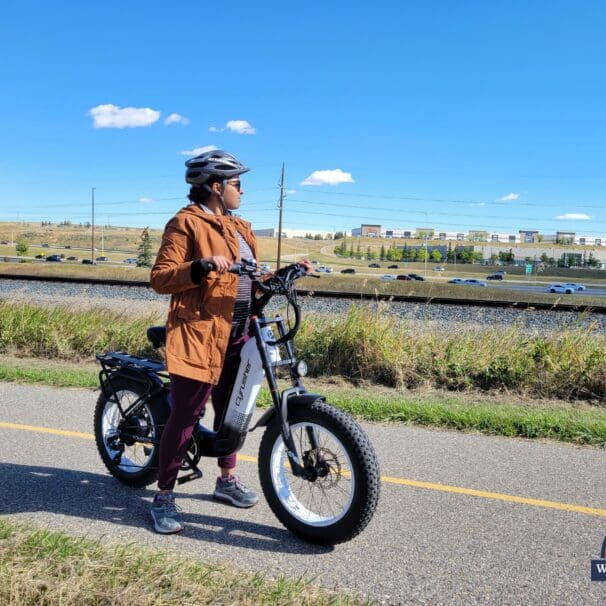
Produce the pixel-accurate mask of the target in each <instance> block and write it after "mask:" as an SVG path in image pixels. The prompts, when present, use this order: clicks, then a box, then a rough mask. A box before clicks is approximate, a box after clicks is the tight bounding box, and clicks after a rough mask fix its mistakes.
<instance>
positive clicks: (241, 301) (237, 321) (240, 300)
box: [231, 232, 254, 336]
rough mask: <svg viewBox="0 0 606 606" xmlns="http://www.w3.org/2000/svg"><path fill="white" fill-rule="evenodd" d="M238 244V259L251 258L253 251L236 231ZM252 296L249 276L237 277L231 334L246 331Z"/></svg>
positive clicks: (242, 333) (241, 333) (239, 333)
mask: <svg viewBox="0 0 606 606" xmlns="http://www.w3.org/2000/svg"><path fill="white" fill-rule="evenodd" d="M236 235H237V236H238V243H239V244H240V259H253V258H254V257H253V252H252V250H251V249H250V246H249V245H248V244H247V243H246V240H245V239H244V238H243V237H242V236H241V234H240V232H236ZM251 297H252V280H251V279H250V276H245V275H242V276H239V277H238V293H237V294H236V304H235V306H234V318H233V320H232V323H231V325H232V331H231V332H232V335H237V336H241V335H244V334H246V333H247V332H248V324H249V318H250V301H251Z"/></svg>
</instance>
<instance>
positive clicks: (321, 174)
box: [301, 168, 355, 185]
mask: <svg viewBox="0 0 606 606" xmlns="http://www.w3.org/2000/svg"><path fill="white" fill-rule="evenodd" d="M339 183H355V181H354V180H353V178H352V176H351V173H346V172H343V171H342V170H341V169H340V168H335V169H334V170H314V172H313V173H311V175H309V177H307V178H306V179H304V180H303V181H301V185H339Z"/></svg>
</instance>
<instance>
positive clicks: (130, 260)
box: [122, 257, 137, 265]
mask: <svg viewBox="0 0 606 606" xmlns="http://www.w3.org/2000/svg"><path fill="white" fill-rule="evenodd" d="M122 263H126V264H127V265H136V264H137V259H135V257H130V258H129V259H124V261H122Z"/></svg>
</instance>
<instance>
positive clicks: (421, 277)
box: [408, 274, 425, 282]
mask: <svg viewBox="0 0 606 606" xmlns="http://www.w3.org/2000/svg"><path fill="white" fill-rule="evenodd" d="M408 275H409V276H410V277H411V278H412V279H413V280H418V281H419V282H424V281H425V278H424V277H423V276H420V275H419V274H408Z"/></svg>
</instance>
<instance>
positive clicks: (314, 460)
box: [259, 400, 380, 545]
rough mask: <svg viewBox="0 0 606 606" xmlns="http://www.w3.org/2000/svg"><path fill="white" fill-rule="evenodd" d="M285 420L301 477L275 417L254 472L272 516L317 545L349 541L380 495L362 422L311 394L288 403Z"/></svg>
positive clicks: (374, 459) (376, 466) (373, 458)
mask: <svg viewBox="0 0 606 606" xmlns="http://www.w3.org/2000/svg"><path fill="white" fill-rule="evenodd" d="M288 424H289V426H290V429H291V432H292V436H293V439H294V442H295V445H296V448H297V453H296V454H297V456H298V457H299V460H300V461H301V464H302V466H303V467H304V468H305V472H306V476H307V477H306V478H302V477H297V476H295V475H294V474H293V473H292V469H291V467H290V462H289V460H288V456H287V454H286V446H285V444H284V441H283V439H282V434H281V431H280V423H279V420H278V419H277V418H274V420H273V421H272V423H271V424H270V425H269V426H268V427H267V429H266V431H265V433H264V434H263V438H262V440H261V446H260V449H259V476H260V479H261V486H262V488H263V493H264V494H265V498H266V499H267V502H268V503H269V506H270V507H271V509H272V511H273V512H274V514H275V515H276V517H277V518H278V519H279V520H280V522H282V524H284V526H286V528H288V529H289V530H291V531H292V532H293V533H295V534H296V535H298V536H299V537H301V538H302V539H305V540H306V541H310V542H312V543H317V544H322V545H334V544H337V543H342V542H344V541H349V540H350V539H352V538H353V537H355V536H356V535H358V534H359V533H360V532H362V530H363V529H364V528H365V527H366V525H367V524H368V523H369V522H370V520H371V518H372V516H373V514H374V512H375V509H376V507H377V502H378V499H379V476H380V474H379V464H378V461H377V457H376V454H375V451H374V449H373V447H372V444H371V443H370V441H369V439H368V437H367V436H366V434H365V433H364V431H363V430H362V428H361V427H360V426H359V425H358V424H357V423H356V422H355V421H354V420H353V419H352V418H351V417H350V416H349V415H348V414H346V413H344V412H343V411H341V410H339V409H337V408H335V407H334V406H331V405H330V404H327V403H325V402H322V401H321V400H316V401H315V402H314V403H313V404H311V405H310V406H303V405H300V406H292V407H291V408H290V409H289V413H288Z"/></svg>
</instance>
